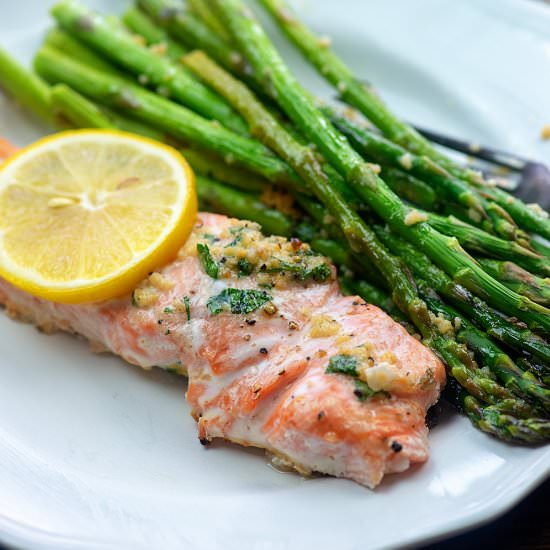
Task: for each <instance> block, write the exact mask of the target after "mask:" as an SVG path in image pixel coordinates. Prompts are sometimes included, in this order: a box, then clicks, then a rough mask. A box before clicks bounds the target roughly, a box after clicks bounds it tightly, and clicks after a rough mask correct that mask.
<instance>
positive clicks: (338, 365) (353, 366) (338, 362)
mask: <svg viewBox="0 0 550 550" xmlns="http://www.w3.org/2000/svg"><path fill="white" fill-rule="evenodd" d="M326 372H327V373H329V374H334V373H337V374H345V375H347V376H357V357H355V356H353V355H334V356H333V357H331V358H330V361H329V363H328V367H327V370H326Z"/></svg>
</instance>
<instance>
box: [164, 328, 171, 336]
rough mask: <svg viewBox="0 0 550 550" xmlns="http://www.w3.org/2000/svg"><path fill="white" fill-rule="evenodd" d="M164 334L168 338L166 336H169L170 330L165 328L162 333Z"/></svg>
mask: <svg viewBox="0 0 550 550" xmlns="http://www.w3.org/2000/svg"><path fill="white" fill-rule="evenodd" d="M164 334H165V335H166V336H168V334H170V329H169V328H167V329H166V331H165V332H164Z"/></svg>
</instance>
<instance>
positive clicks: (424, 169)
mask: <svg viewBox="0 0 550 550" xmlns="http://www.w3.org/2000/svg"><path fill="white" fill-rule="evenodd" d="M323 112H324V113H325V114H327V115H328V116H329V118H330V120H331V121H332V123H333V124H334V125H335V126H336V128H338V129H339V130H340V131H341V132H342V133H343V134H344V135H345V136H346V137H347V138H348V139H349V140H350V143H351V144H352V145H353V147H355V149H356V150H357V151H358V152H359V153H360V154H361V155H363V156H366V158H369V159H374V160H375V161H377V162H381V163H385V164H390V165H392V166H396V167H399V168H401V169H402V170H405V171H407V172H408V173H410V174H412V175H413V176H416V177H417V178H419V179H422V180H424V181H427V182H429V183H431V184H432V185H433V186H434V188H435V189H437V190H440V191H441V192H442V193H443V194H444V195H446V196H448V197H450V198H451V199H452V200H454V201H456V202H457V203H459V204H462V205H463V206H465V207H466V208H468V212H469V216H470V219H472V220H473V221H475V220H477V219H479V217H480V216H481V217H484V218H490V220H491V226H492V227H493V228H494V230H495V232H496V233H497V234H499V235H502V236H503V237H506V238H507V239H514V240H516V239H521V240H522V242H527V243H528V242H529V238H528V236H526V235H525V234H524V232H521V231H519V230H518V227H517V226H516V225H515V223H514V222H513V220H512V218H511V217H510V216H509V215H508V214H507V213H506V211H504V210H503V209H502V208H501V207H499V206H497V205H495V204H493V203H491V202H490V201H488V200H486V199H485V198H483V197H482V196H481V195H480V193H478V191H477V190H476V189H472V187H471V186H470V185H468V184H467V183H465V182H464V181H462V180H460V179H457V178H454V177H452V176H451V175H450V174H449V173H448V172H447V171H445V170H443V169H442V168H441V167H440V166H438V165H437V164H435V163H434V162H433V161H432V160H431V159H430V158H428V157H426V156H420V155H414V154H412V153H410V152H408V151H407V150H406V149H404V148H403V147H400V146H399V145H397V144H395V143H392V142H391V141H389V140H387V139H384V138H383V137H381V136H379V135H377V134H375V133H374V132H372V131H371V130H369V129H368V128H365V127H363V126H358V125H357V124H355V123H353V122H352V121H351V120H349V119H348V118H346V117H344V116H341V115H339V114H338V113H337V112H336V111H334V110H333V109H329V108H324V109H323Z"/></svg>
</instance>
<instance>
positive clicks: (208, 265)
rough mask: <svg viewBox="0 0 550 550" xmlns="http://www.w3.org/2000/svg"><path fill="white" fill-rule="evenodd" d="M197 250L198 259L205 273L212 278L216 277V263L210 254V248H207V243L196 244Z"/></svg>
mask: <svg viewBox="0 0 550 550" xmlns="http://www.w3.org/2000/svg"><path fill="white" fill-rule="evenodd" d="M197 252H198V254H199V259H200V261H201V263H202V267H203V268H204V271H205V272H206V274H207V275H208V276H210V277H212V279H217V278H218V264H217V263H216V262H215V261H214V258H212V254H210V249H209V248H208V245H206V244H202V243H199V244H197Z"/></svg>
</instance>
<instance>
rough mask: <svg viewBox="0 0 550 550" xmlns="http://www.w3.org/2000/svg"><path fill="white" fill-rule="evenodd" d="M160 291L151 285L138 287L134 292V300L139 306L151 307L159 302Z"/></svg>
mask: <svg viewBox="0 0 550 550" xmlns="http://www.w3.org/2000/svg"><path fill="white" fill-rule="evenodd" d="M158 299H159V294H158V292H157V291H156V290H155V289H153V288H151V287H138V288H136V289H135V290H134V293H133V294H132V301H133V302H134V304H135V305H136V306H137V307H150V306H153V305H155V304H156V303H157V301H158Z"/></svg>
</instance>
